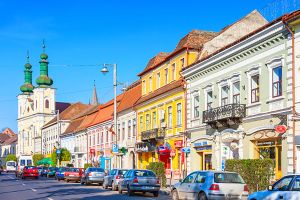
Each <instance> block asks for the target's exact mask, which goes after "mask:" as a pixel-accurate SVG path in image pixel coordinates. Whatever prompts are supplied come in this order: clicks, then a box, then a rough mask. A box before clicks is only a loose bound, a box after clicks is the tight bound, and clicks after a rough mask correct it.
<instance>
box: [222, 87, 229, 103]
mask: <svg viewBox="0 0 300 200" xmlns="http://www.w3.org/2000/svg"><path fill="white" fill-rule="evenodd" d="M228 92H229V87H228V86H227V85H225V86H223V87H222V88H221V106H225V105H227V104H228Z"/></svg>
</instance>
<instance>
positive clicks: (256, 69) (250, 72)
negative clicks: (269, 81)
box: [246, 64, 261, 105]
mask: <svg viewBox="0 0 300 200" xmlns="http://www.w3.org/2000/svg"><path fill="white" fill-rule="evenodd" d="M246 74H247V79H248V87H247V90H248V91H247V93H248V97H247V98H248V105H256V104H260V103H261V95H260V92H261V84H259V101H258V102H255V103H251V95H252V92H251V88H252V87H251V79H252V77H253V76H255V75H259V79H261V64H258V65H255V66H253V67H251V68H250V69H249V70H247V71H246ZM260 81H261V80H260Z"/></svg>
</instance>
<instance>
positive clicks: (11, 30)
mask: <svg viewBox="0 0 300 200" xmlns="http://www.w3.org/2000/svg"><path fill="white" fill-rule="evenodd" d="M270 2H272V0H264V1H262V0H249V1H245V0H231V1H224V0H222V1H221V0H220V1H218V0H215V1H200V0H191V1H183V0H182V1H177V0H165V1H163V0H127V1H125V0H110V1H104V0H103V1H101V0H98V1H96V0H77V1H75V0H69V1H67V0H65V1H63V0H60V1H58V0H57V1H56V0H51V1H50V0H43V1H34V0H27V1H19V0H3V1H0V8H1V12H0V19H1V22H0V52H1V53H0V70H1V78H0V85H1V94H0V129H1V128H4V127H11V128H12V129H13V130H14V131H17V122H16V118H17V98H16V97H17V95H18V94H19V93H20V90H19V87H20V86H21V85H22V83H23V81H24V75H23V69H24V67H23V66H24V64H25V62H26V51H27V50H29V52H30V62H31V64H32V65H33V82H34V84H35V79H36V78H37V77H38V75H39V63H38V61H39V55H40V54H41V52H42V49H41V42H42V39H45V40H46V53H47V54H48V55H49V62H50V67H49V75H50V77H51V78H53V80H54V87H56V88H57V101H62V102H77V101H81V102H84V103H88V102H89V99H90V97H91V94H92V88H93V82H94V80H95V82H96V86H97V89H98V95H99V97H100V101H101V102H105V101H107V100H109V99H110V98H112V96H113V93H112V73H110V74H107V75H106V76H103V75H102V74H101V73H100V69H101V66H100V64H101V63H117V64H118V81H119V82H124V83H126V82H127V83H131V82H133V81H135V80H137V79H138V77H137V76H136V74H137V73H138V72H140V71H142V70H143V68H144V67H145V66H146V64H147V62H148V60H149V59H150V58H151V57H153V56H154V55H156V54H157V53H158V52H161V51H166V52H170V51H172V50H173V49H174V48H175V46H176V44H177V42H178V41H179V40H180V38H182V37H183V36H184V35H185V34H187V33H188V32H189V31H191V30H193V29H200V30H211V31H220V29H222V28H224V27H225V26H227V25H229V24H231V23H233V22H235V21H236V20H238V19H240V18H241V17H243V16H245V15H246V14H247V13H249V12H251V11H252V10H254V9H262V8H263V7H265V6H266V5H267V4H268V3H270ZM97 64H99V66H96V65H97ZM66 65H69V66H66ZM80 65H84V66H80ZM88 65H93V66H88ZM119 89H120V88H119Z"/></svg>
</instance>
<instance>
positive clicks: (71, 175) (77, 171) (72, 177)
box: [65, 168, 84, 182]
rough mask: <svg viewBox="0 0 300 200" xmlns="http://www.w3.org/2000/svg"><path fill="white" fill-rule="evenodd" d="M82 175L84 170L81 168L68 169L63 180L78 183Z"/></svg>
mask: <svg viewBox="0 0 300 200" xmlns="http://www.w3.org/2000/svg"><path fill="white" fill-rule="evenodd" d="M83 173H84V169H82V168H70V169H69V170H68V171H66V172H65V180H66V181H67V182H69V181H75V182H80V180H81V176H82V174H83Z"/></svg>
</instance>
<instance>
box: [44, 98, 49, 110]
mask: <svg viewBox="0 0 300 200" xmlns="http://www.w3.org/2000/svg"><path fill="white" fill-rule="evenodd" d="M45 108H49V100H48V99H46V100H45Z"/></svg>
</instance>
